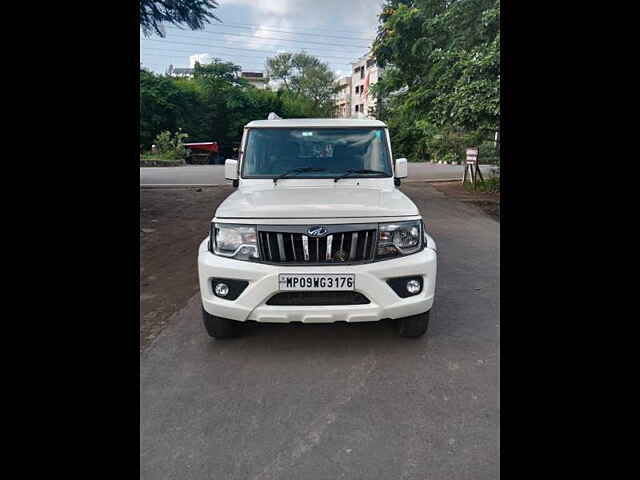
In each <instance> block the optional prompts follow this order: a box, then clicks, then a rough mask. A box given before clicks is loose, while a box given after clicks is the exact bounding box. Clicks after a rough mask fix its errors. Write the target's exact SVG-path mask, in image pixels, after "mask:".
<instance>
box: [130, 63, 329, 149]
mask: <svg viewBox="0 0 640 480" xmlns="http://www.w3.org/2000/svg"><path fill="white" fill-rule="evenodd" d="M239 72H240V67H239V66H237V65H234V64H233V63H230V62H221V61H219V60H217V59H216V60H214V61H213V62H212V63H210V64H208V65H200V64H197V63H196V65H195V68H194V77H193V78H172V77H168V76H164V75H156V74H154V73H152V72H149V71H147V70H144V69H141V70H140V144H141V145H142V148H143V150H148V149H150V148H151V144H152V143H157V142H155V138H156V136H157V135H158V134H160V133H161V132H164V131H170V132H176V131H180V129H182V131H183V132H187V133H188V134H189V139H190V141H192V142H211V141H215V142H218V144H219V146H220V148H221V154H222V155H223V156H225V157H230V156H231V155H232V154H233V147H234V144H237V142H239V141H240V139H241V137H242V129H243V127H244V125H246V124H247V123H248V122H250V121H251V120H257V119H266V118H267V115H268V114H269V112H275V113H277V114H278V115H280V116H281V117H284V118H304V117H312V116H322V115H321V113H320V110H321V109H319V108H318V107H317V105H316V103H315V101H314V99H313V98H308V97H306V96H304V95H297V94H295V93H293V92H289V91H278V92H272V91H268V90H259V89H257V88H254V87H252V86H251V85H249V84H248V82H247V81H246V80H244V79H243V78H241V77H240V75H239Z"/></svg>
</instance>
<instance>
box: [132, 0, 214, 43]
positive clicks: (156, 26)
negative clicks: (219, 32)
mask: <svg viewBox="0 0 640 480" xmlns="http://www.w3.org/2000/svg"><path fill="white" fill-rule="evenodd" d="M217 7H218V2H217V0H140V26H141V27H142V32H143V33H144V34H145V36H149V35H151V34H152V33H154V32H155V33H156V34H158V35H159V36H161V37H164V32H163V31H162V29H161V28H160V26H161V24H162V23H171V24H173V25H177V26H182V25H186V26H188V27H189V28H191V29H192V30H198V29H202V28H204V25H205V23H210V20H209V19H211V18H213V19H215V20H219V19H218V18H217V17H216V16H215V15H213V14H212V13H211V10H213V9H215V8H217Z"/></svg>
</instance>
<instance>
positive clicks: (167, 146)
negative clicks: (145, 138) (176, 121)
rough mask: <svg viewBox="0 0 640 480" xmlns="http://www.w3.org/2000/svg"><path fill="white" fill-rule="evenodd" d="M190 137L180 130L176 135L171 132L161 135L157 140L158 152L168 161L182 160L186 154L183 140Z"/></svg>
mask: <svg viewBox="0 0 640 480" xmlns="http://www.w3.org/2000/svg"><path fill="white" fill-rule="evenodd" d="M188 136H189V135H187V134H186V133H182V129H181V128H180V129H179V130H178V131H177V132H176V133H175V134H172V133H171V132H169V131H166V130H165V131H164V132H162V133H160V134H159V135H158V136H157V137H156V140H155V143H156V146H157V147H158V152H159V153H160V155H162V157H163V158H166V159H182V158H184V156H185V154H186V149H185V147H184V144H183V140H184V139H185V138H187V137H188Z"/></svg>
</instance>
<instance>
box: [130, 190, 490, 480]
mask: <svg viewBox="0 0 640 480" xmlns="http://www.w3.org/2000/svg"><path fill="white" fill-rule="evenodd" d="M402 190H403V191H404V192H405V193H407V195H409V196H410V197H411V198H412V199H413V200H414V201H415V202H416V204H417V205H418V207H419V208H420V210H421V213H422V215H423V216H424V218H425V220H426V223H427V226H428V228H429V229H430V232H431V233H432V235H433V237H434V238H435V239H436V242H437V244H438V257H439V258H438V283H437V291H436V303H435V306H434V310H433V316H432V319H431V325H430V327H429V331H428V332H427V334H426V336H424V337H423V338H420V339H406V338H400V337H398V336H396V335H395V334H394V332H393V331H392V324H391V323H390V322H378V323H368V324H355V325H339V324H336V325H300V326H297V325H265V324H263V325H250V324H249V325H246V326H245V329H246V332H245V336H243V337H241V338H238V339H234V340H230V341H215V340H212V339H210V338H209V337H208V336H207V335H206V333H205V330H204V327H203V325H202V323H201V317H200V306H199V298H198V296H195V297H193V298H192V299H191V300H190V301H189V302H188V304H187V306H186V307H185V308H184V309H182V310H181V311H179V312H178V313H177V314H176V315H175V316H174V318H173V319H172V320H171V322H170V326H169V327H167V329H166V330H164V331H163V332H162V333H161V334H160V335H159V336H158V338H157V339H156V340H155V341H154V342H153V343H152V344H151V345H150V347H149V348H148V349H147V350H146V351H144V352H143V353H142V354H141V357H140V415H141V418H140V473H141V474H140V478H142V479H205V478H207V479H209V478H210V479H242V480H246V479H255V480H258V479H280V480H284V479H291V480H294V479H305V480H315V479H327V480H328V479H331V480H335V479H349V480H352V479H353V480H355V479H416V480H418V479H421V480H422V479H425V478H428V479H430V480H443V479H456V480H457V479H469V480H471V479H473V480H484V479H486V480H496V479H499V478H500V464H499V449H500V433H499V432H500V430H499V426H500V398H499V385H500V374H499V358H500V343H499V340H500V276H499V271H500V244H499V241H500V226H499V224H498V223H497V222H495V221H494V220H492V219H491V218H489V217H487V216H486V215H484V214H483V213H482V212H481V211H480V210H479V209H477V208H476V207H474V206H472V205H469V204H463V203H459V202H456V201H453V200H451V199H446V198H444V197H443V194H441V193H439V192H437V191H436V190H435V189H434V188H432V187H431V186H430V185H428V184H417V183H416V184H407V185H403V187H402ZM194 275H195V272H194Z"/></svg>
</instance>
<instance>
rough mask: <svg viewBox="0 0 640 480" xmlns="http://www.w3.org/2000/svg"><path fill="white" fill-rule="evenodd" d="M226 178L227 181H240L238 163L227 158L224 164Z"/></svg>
mask: <svg viewBox="0 0 640 480" xmlns="http://www.w3.org/2000/svg"><path fill="white" fill-rule="evenodd" d="M224 178H226V179H227V180H237V179H238V161H237V160H231V159H230V158H227V160H226V161H225V162H224Z"/></svg>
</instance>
